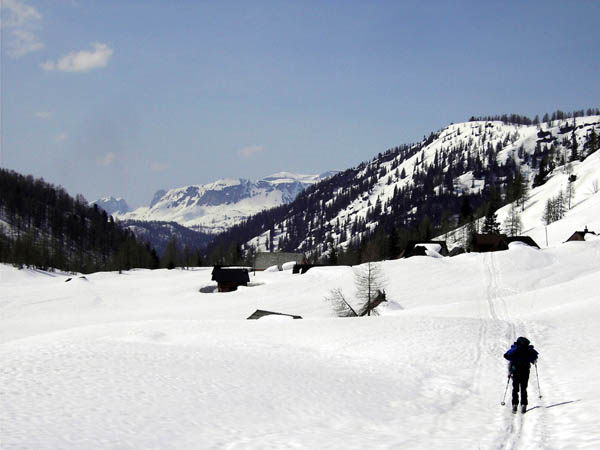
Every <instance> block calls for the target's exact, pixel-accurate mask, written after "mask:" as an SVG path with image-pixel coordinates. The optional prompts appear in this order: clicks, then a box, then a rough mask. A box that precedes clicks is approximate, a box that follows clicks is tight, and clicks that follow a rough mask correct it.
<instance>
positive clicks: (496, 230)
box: [482, 205, 500, 234]
mask: <svg viewBox="0 0 600 450" xmlns="http://www.w3.org/2000/svg"><path fill="white" fill-rule="evenodd" d="M482 231H483V233H484V234H500V224H499V223H498V215H497V214H496V210H495V209H494V208H493V206H492V205H490V206H489V207H488V210H487V214H486V215H485V220H484V221H483V228H482Z"/></svg>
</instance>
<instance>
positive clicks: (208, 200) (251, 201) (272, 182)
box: [117, 172, 333, 234]
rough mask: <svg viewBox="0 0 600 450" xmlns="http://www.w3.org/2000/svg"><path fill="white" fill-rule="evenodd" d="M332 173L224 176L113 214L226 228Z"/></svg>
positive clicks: (208, 230) (217, 229) (197, 227)
mask: <svg viewBox="0 0 600 450" xmlns="http://www.w3.org/2000/svg"><path fill="white" fill-rule="evenodd" d="M332 174H333V172H328V173H324V174H321V175H299V174H293V173H288V172H281V173H277V174H274V175H271V176H268V177H266V178H263V179H261V180H258V181H251V180H247V179H241V178H240V179H225V180H218V181H215V182H213V183H209V184H204V185H192V186H185V187H180V188H176V189H170V190H168V191H165V190H161V191H158V192H157V193H156V194H155V196H154V198H153V200H152V202H151V203H150V206H148V207H142V208H138V209H136V210H135V211H131V212H127V213H122V214H117V217H118V218H119V219H120V220H136V221H161V222H176V223H178V224H180V225H183V226H185V227H187V228H190V229H192V230H195V231H200V232H202V233H209V234H215V233H219V232H222V231H225V230H227V229H228V228H230V227H231V226H233V225H236V224H238V223H240V222H242V221H243V220H245V219H246V218H248V217H250V216H252V215H254V214H256V213H258V212H260V211H263V210H266V209H270V208H273V207H277V206H279V205H282V204H286V203H289V202H291V201H293V200H294V198H296V196H297V195H298V194H299V193H300V192H302V191H303V190H304V189H306V188H307V187H308V186H311V185H313V184H315V183H317V182H319V181H321V180H323V179H324V178H327V177H329V176H331V175H332Z"/></svg>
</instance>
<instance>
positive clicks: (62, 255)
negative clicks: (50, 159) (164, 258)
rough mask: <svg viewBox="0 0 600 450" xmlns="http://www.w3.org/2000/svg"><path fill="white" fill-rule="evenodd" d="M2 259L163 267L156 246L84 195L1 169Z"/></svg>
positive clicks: (87, 266) (85, 269)
mask: <svg viewBox="0 0 600 450" xmlns="http://www.w3.org/2000/svg"><path fill="white" fill-rule="evenodd" d="M0 193H1V195H0V219H1V220H2V221H3V222H4V224H3V223H2V222H0V261H1V262H5V263H12V264H15V265H27V266H31V267H37V268H41V269H49V268H55V269H61V270H66V271H73V272H82V273H90V272H96V271H102V270H128V269H131V268H134V267H139V268H157V267H159V265H160V261H159V258H158V256H157V254H156V251H154V249H152V248H151V247H150V245H149V244H148V243H140V242H139V241H138V240H137V239H136V238H135V236H134V234H133V233H132V232H131V231H128V230H124V229H123V228H121V227H120V226H119V225H118V224H117V223H115V221H114V219H113V218H112V216H109V215H108V214H107V213H106V212H105V211H104V210H102V209H101V208H98V207H97V206H96V205H94V206H93V207H90V206H89V205H88V203H87V201H86V200H85V198H83V196H77V197H76V198H73V197H71V196H70V195H69V194H67V192H66V191H65V190H64V189H63V188H62V187H57V186H54V185H52V184H49V183H47V182H45V181H44V180H43V179H35V178H33V177H32V176H31V175H28V176H24V175H21V174H18V173H16V172H14V171H9V170H5V169H0Z"/></svg>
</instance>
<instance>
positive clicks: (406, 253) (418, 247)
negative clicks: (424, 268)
mask: <svg viewBox="0 0 600 450" xmlns="http://www.w3.org/2000/svg"><path fill="white" fill-rule="evenodd" d="M433 246H439V250H438V253H439V254H440V255H442V256H448V255H449V254H450V252H449V251H448V246H447V245H446V241H408V243H407V244H406V247H405V248H404V250H402V252H400V255H399V258H410V257H411V256H426V255H427V248H431V247H433Z"/></svg>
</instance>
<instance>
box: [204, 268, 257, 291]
mask: <svg viewBox="0 0 600 450" xmlns="http://www.w3.org/2000/svg"><path fill="white" fill-rule="evenodd" d="M211 279H212V280H213V281H216V282H217V289H218V291H219V292H232V291H236V290H237V288H238V286H248V283H250V276H249V275H248V269H240V268H230V267H222V266H215V268H214V269H213V271H212V278H211Z"/></svg>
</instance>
